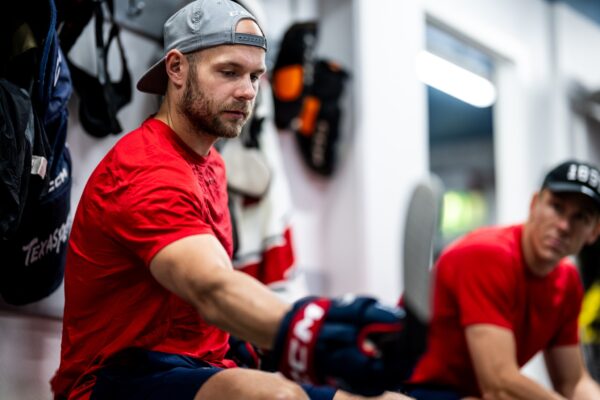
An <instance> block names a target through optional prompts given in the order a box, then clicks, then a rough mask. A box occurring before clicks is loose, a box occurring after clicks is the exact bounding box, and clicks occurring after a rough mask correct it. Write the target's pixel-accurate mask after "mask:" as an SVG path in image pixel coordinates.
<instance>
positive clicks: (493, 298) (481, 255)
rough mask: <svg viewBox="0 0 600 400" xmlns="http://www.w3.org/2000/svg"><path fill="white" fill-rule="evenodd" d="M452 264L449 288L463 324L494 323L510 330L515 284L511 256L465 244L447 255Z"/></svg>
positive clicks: (492, 249) (488, 248) (491, 248)
mask: <svg viewBox="0 0 600 400" xmlns="http://www.w3.org/2000/svg"><path fill="white" fill-rule="evenodd" d="M446 262H449V263H452V264H453V266H452V269H453V274H452V282H450V284H451V285H452V288H451V290H453V291H454V293H455V298H456V300H457V304H458V309H459V313H460V315H459V320H460V323H461V325H462V326H463V327H466V326H468V325H473V324H493V325H498V326H501V327H505V328H508V329H513V326H512V322H511V310H512V309H513V307H514V298H515V297H514V296H511V295H510V293H513V292H514V286H515V285H516V284H517V282H516V279H515V277H514V273H513V272H512V271H513V268H510V265H511V264H510V263H512V259H511V257H510V256H509V255H507V254H505V253H504V252H502V251H498V249H495V248H493V247H490V246H467V247H464V248H460V249H457V250H455V251H454V252H453V253H451V254H449V255H448V259H447V260H446Z"/></svg>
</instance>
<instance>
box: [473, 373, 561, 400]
mask: <svg viewBox="0 0 600 400" xmlns="http://www.w3.org/2000/svg"><path fill="white" fill-rule="evenodd" d="M483 399H484V400H566V397H563V396H561V395H560V394H558V393H556V392H554V391H552V390H549V389H546V388H545V387H543V386H542V385H540V384H539V383H537V382H535V381H533V380H532V379H530V378H528V377H526V376H525V375H523V374H521V373H520V372H516V373H511V374H510V375H509V376H507V377H505V378H502V379H500V380H499V381H498V383H497V384H494V385H488V387H487V388H485V387H484V393H483Z"/></svg>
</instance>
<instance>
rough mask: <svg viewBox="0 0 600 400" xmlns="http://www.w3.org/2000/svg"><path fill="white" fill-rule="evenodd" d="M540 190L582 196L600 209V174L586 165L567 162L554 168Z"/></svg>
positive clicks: (575, 161) (573, 161) (574, 161)
mask: <svg viewBox="0 0 600 400" xmlns="http://www.w3.org/2000/svg"><path fill="white" fill-rule="evenodd" d="M542 189H548V190H550V191H552V192H554V193H565V192H566V193H581V194H584V195H586V196H588V197H590V198H591V199H592V200H593V201H594V203H595V204H596V206H597V207H598V208H599V209H600V172H599V171H598V168H596V167H594V166H593V165H590V164H588V163H585V162H581V161H577V160H568V161H565V162H563V163H562V164H560V165H558V166H556V167H554V169H552V170H551V171H550V172H548V174H547V175H546V177H545V178H544V183H543V184H542Z"/></svg>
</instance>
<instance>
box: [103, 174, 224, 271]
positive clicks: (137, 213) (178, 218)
mask: <svg viewBox="0 0 600 400" xmlns="http://www.w3.org/2000/svg"><path fill="white" fill-rule="evenodd" d="M195 190H199V189H198V185H197V184H196V183H195V179H194V176H193V174H192V173H190V172H188V171H186V170H185V169H181V168H177V167H173V166H157V167H156V168H155V169H154V170H151V171H148V172H146V173H145V174H144V175H143V176H140V177H136V178H135V179H134V180H133V181H132V183H131V184H129V185H127V187H126V188H124V189H123V190H122V193H120V194H118V195H117V196H116V199H115V200H116V201H115V202H113V204H112V207H114V212H110V213H107V215H108V216H109V217H108V218H110V220H109V221H106V223H107V224H111V231H110V234H111V235H113V237H114V239H115V240H117V241H118V242H120V243H122V244H123V245H124V246H126V247H127V248H128V249H129V250H130V251H132V252H134V253H135V254H136V255H137V256H138V257H139V258H141V259H142V260H143V262H144V263H145V264H146V265H149V264H150V261H151V260H152V258H153V257H154V256H155V255H156V253H157V252H158V251H159V250H161V249H162V248H163V247H165V246H167V245H168V244H170V243H172V242H174V241H176V240H178V239H182V238H184V237H187V236H191V235H196V234H205V233H212V232H213V230H212V227H211V225H210V223H208V222H207V221H206V218H205V216H206V210H205V206H204V203H203V199H202V197H201V196H199V195H198V194H197V193H196V192H195Z"/></svg>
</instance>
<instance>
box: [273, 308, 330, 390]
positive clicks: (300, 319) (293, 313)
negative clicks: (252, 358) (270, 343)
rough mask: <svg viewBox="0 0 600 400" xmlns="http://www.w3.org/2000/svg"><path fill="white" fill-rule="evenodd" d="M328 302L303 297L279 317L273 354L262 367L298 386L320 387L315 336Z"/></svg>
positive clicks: (325, 313)
mask: <svg viewBox="0 0 600 400" xmlns="http://www.w3.org/2000/svg"><path fill="white" fill-rule="evenodd" d="M330 305H331V300H329V299H327V298H318V297H306V298H303V299H301V300H299V301H297V302H296V303H294V305H293V307H292V309H291V310H290V311H288V312H287V314H286V315H285V317H284V318H283V320H282V322H281V325H280V328H279V331H278V333H277V337H276V339H275V344H274V347H273V352H272V354H271V357H269V359H268V361H267V360H266V362H265V363H264V364H263V365H264V366H265V368H266V369H268V370H271V371H275V370H276V371H279V372H281V373H282V374H283V375H285V376H286V377H288V378H290V379H292V380H294V381H296V382H300V383H312V384H323V383H325V382H323V380H322V379H321V378H319V376H318V375H319V374H318V373H317V371H315V370H314V366H315V364H316V363H315V362H314V357H315V352H316V349H315V347H316V343H317V337H318V333H319V331H320V329H321V327H322V325H323V322H324V321H325V317H326V316H327V312H328V311H329V307H330Z"/></svg>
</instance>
